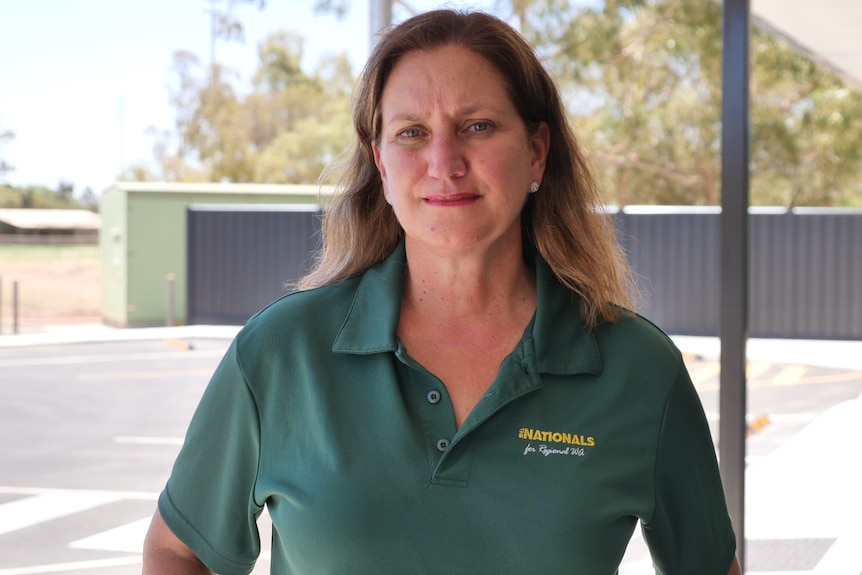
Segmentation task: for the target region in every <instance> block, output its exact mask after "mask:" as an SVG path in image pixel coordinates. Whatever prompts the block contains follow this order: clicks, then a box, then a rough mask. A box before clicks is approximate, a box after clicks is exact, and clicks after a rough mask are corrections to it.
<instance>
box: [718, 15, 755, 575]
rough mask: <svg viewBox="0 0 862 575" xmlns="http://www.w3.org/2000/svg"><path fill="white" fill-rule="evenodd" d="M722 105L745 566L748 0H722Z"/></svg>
mask: <svg viewBox="0 0 862 575" xmlns="http://www.w3.org/2000/svg"><path fill="white" fill-rule="evenodd" d="M723 10H724V27H723V35H724V37H723V48H722V51H723V61H722V85H723V95H722V107H721V121H722V128H721V139H722V144H721V327H720V336H721V380H720V381H721V391H720V397H719V412H720V416H721V419H720V423H719V455H720V459H721V461H720V467H721V476H722V480H723V482H724V489H725V493H726V496H727V503H728V508H729V511H730V515H731V518H732V520H733V527H734V531H735V532H736V538H737V546H738V547H737V548H738V551H737V554H738V556H739V561H740V564H741V565H742V568H743V572H744V570H745V434H746V423H745V415H746V382H745V362H746V352H745V349H746V341H747V339H748V179H749V178H748V162H749V87H748V86H749V83H748V80H749V42H750V38H751V30H750V17H751V5H750V0H724V3H723Z"/></svg>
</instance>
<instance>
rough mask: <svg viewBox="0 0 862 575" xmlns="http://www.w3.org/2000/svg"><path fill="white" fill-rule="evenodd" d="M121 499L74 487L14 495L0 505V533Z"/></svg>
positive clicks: (108, 494)
mask: <svg viewBox="0 0 862 575" xmlns="http://www.w3.org/2000/svg"><path fill="white" fill-rule="evenodd" d="M120 499H122V497H118V496H116V495H114V494H110V493H106V492H97V491H76V492H75V494H74V495H70V494H69V493H63V492H60V491H55V492H48V493H43V494H41V495H32V496H30V497H24V498H23V499H16V500H15V501H10V502H9V503H4V504H2V505H0V535H2V534H3V533H9V532H10V531H16V530H18V529H24V528H25V527H30V526H33V525H36V524H38V523H44V522H45V521H50V520H52V519H57V518H59V517H63V516H64V515H71V514H72V513H77V512H79V511H85V510H87V509H92V508H93V507H98V506H100V505H105V504H107V503H113V502H115V501H119V500H120Z"/></svg>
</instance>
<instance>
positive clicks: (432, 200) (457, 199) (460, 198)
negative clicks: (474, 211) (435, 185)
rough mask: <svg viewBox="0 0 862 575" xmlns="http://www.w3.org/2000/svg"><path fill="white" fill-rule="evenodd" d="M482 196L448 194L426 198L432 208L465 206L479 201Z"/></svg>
mask: <svg viewBox="0 0 862 575" xmlns="http://www.w3.org/2000/svg"><path fill="white" fill-rule="evenodd" d="M480 197H481V196H478V195H476V194H466V193H465V194H446V195H442V194H441V195H433V196H427V197H426V198H425V203H426V204H429V205H432V206H450V207H453V206H463V205H467V204H471V203H473V202H475V201H476V200H478V199H479V198H480Z"/></svg>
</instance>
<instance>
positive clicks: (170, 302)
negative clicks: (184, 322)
mask: <svg viewBox="0 0 862 575" xmlns="http://www.w3.org/2000/svg"><path fill="white" fill-rule="evenodd" d="M175 281H176V276H175V275H174V274H168V275H167V276H165V284H166V286H167V293H166V294H165V295H166V298H165V325H166V326H167V327H173V326H174V324H175V323H176V317H175V309H174V306H175V303H176V293H175V290H174V283H175Z"/></svg>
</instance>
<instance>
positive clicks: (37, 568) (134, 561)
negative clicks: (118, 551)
mask: <svg viewBox="0 0 862 575" xmlns="http://www.w3.org/2000/svg"><path fill="white" fill-rule="evenodd" d="M142 562H143V560H142V557H141V556H140V555H136V556H135V557H113V558H111V559H93V560H91V561H72V562H69V563H51V564H49V565H28V566H27V567H13V568H11V569H0V575H41V574H42V573H63V572H66V571H82V570H84V569H102V568H105V567H119V566H121V565H140V564H141V563H142Z"/></svg>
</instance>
